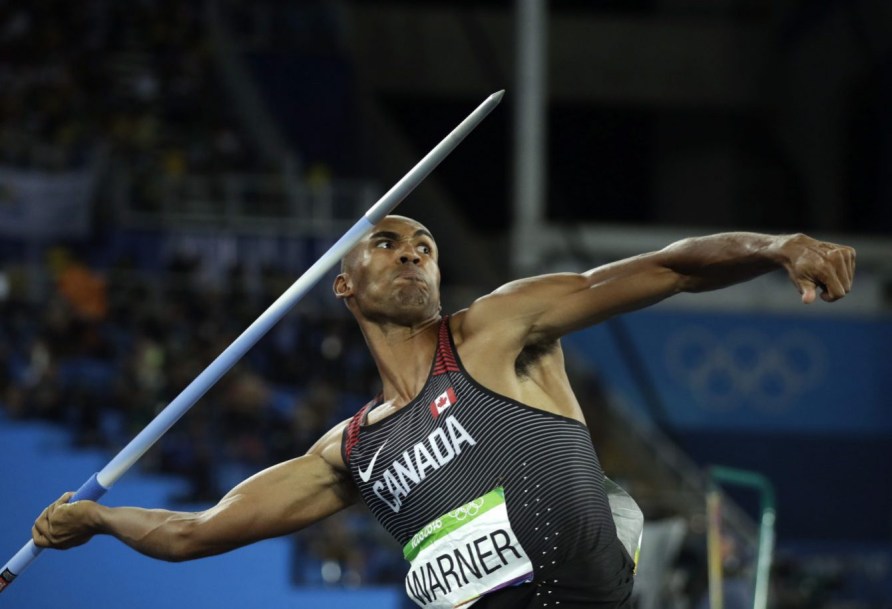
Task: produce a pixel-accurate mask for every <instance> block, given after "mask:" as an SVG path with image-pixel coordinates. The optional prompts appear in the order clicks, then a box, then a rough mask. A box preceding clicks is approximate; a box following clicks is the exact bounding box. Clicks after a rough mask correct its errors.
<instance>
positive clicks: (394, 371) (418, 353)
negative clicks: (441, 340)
mask: <svg viewBox="0 0 892 609" xmlns="http://www.w3.org/2000/svg"><path fill="white" fill-rule="evenodd" d="M441 319H442V318H441V316H440V315H439V314H437V315H436V316H434V317H431V318H430V319H428V320H425V321H424V322H421V323H419V324H417V325H413V326H399V325H395V324H392V323H374V322H368V321H366V322H365V323H363V322H360V328H361V329H362V333H363V335H364V336H365V340H366V343H367V344H368V346H369V351H371V353H372V357H373V358H374V360H375V364H376V365H377V367H378V374H379V375H380V377H381V383H382V392H383V396H384V401H385V402H390V403H391V404H392V405H394V406H396V407H402V406H405V405H406V404H408V403H409V402H411V401H412V400H413V399H414V398H415V397H416V396H417V395H418V394H419V393H420V392H421V389H422V388H423V387H424V384H425V383H426V382H427V377H428V374H429V373H430V369H431V365H432V363H433V359H434V354H435V352H436V350H437V336H438V330H439V326H440V320H441Z"/></svg>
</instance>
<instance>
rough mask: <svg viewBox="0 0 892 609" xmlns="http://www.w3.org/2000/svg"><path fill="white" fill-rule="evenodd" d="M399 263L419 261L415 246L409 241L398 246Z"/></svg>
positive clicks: (419, 257) (416, 262)
mask: <svg viewBox="0 0 892 609" xmlns="http://www.w3.org/2000/svg"><path fill="white" fill-rule="evenodd" d="M400 249H401V252H400V263H401V264H406V263H409V262H411V263H412V264H418V263H419V262H421V256H419V255H418V252H416V251H415V246H413V245H412V244H411V243H404V244H403V245H402V246H400Z"/></svg>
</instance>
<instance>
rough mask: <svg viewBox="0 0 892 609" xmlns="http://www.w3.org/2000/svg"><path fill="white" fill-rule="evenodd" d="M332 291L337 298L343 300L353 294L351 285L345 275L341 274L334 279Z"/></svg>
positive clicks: (348, 277)
mask: <svg viewBox="0 0 892 609" xmlns="http://www.w3.org/2000/svg"><path fill="white" fill-rule="evenodd" d="M332 290H334V294H335V296H336V297H337V298H340V299H344V298H347V297H348V296H351V295H352V294H353V283H352V282H351V281H350V276H349V275H348V274H347V273H341V274H340V275H338V276H337V277H335V280H334V285H332Z"/></svg>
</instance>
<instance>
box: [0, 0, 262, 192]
mask: <svg viewBox="0 0 892 609" xmlns="http://www.w3.org/2000/svg"><path fill="white" fill-rule="evenodd" d="M203 7H204V3H201V2H194V1H190V2H178V1H175V0H143V1H138V2H127V3H121V2H116V1H115V0H87V1H85V2H77V3H71V2H64V1H62V0H46V1H43V2H29V1H27V0H9V1H7V2H3V3H0V55H2V56H3V57H4V61H3V63H2V67H0V119H2V120H0V163H4V164H9V165H14V166H17V167H22V168H34V169H45V170H63V169H74V168H82V167H84V166H85V165H88V164H90V163H93V162H97V160H98V159H99V158H113V159H114V160H115V161H117V162H120V163H126V164H127V165H128V166H129V167H130V169H131V170H133V171H134V172H136V173H137V174H140V173H141V174H143V175H151V174H155V173H164V174H168V175H172V176H177V175H182V174H184V173H186V172H197V173H202V172H213V171H231V170H234V169H239V170H242V171H244V170H246V169H249V168H251V167H252V163H253V159H254V158H255V157H254V155H252V154H250V151H249V150H248V146H247V144H246V141H245V137H244V135H243V134H242V133H241V131H240V129H239V127H238V125H237V123H236V121H235V120H234V118H233V116H232V115H231V114H230V113H229V111H228V110H227V108H228V104H225V103H217V102H218V100H220V99H221V91H220V89H219V85H218V79H217V78H216V77H215V74H216V72H215V69H214V65H213V64H212V61H211V54H210V53H209V50H208V49H209V45H208V33H207V31H206V30H207V26H206V25H205V20H204V19H203V18H202V11H203V10H204V8H203ZM145 187H146V188H148V187H149V185H148V184H147V185H145Z"/></svg>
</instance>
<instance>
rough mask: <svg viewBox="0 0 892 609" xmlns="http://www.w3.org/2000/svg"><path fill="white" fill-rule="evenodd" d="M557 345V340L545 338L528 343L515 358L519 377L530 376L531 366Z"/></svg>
mask: <svg viewBox="0 0 892 609" xmlns="http://www.w3.org/2000/svg"><path fill="white" fill-rule="evenodd" d="M557 345H558V341H557V340H544V341H541V342H535V343H530V344H528V345H526V346H525V347H524V348H523V351H521V352H520V355H518V356H517V359H515V360H514V373H515V374H516V375H517V376H518V378H526V377H528V376H529V372H530V368H532V367H533V365H534V364H535V363H536V362H538V361H539V360H540V359H542V357H544V356H545V355H548V354H549V353H551V352H552V351H554V349H555V348H556V347H557Z"/></svg>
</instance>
